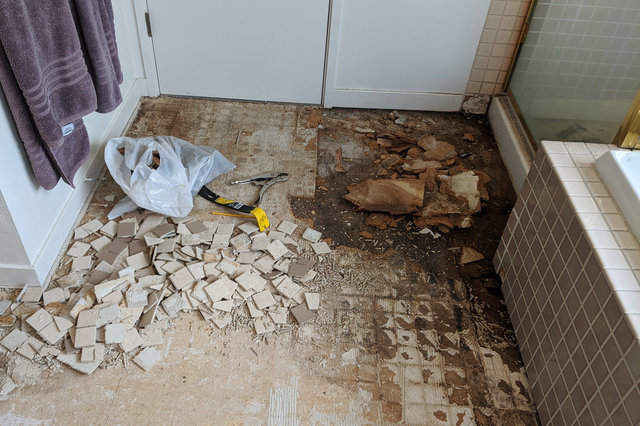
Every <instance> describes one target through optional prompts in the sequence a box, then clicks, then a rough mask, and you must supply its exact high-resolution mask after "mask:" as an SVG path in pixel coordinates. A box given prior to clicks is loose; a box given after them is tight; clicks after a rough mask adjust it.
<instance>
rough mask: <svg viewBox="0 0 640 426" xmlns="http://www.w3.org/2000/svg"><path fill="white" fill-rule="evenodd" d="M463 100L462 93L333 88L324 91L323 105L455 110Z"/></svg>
mask: <svg viewBox="0 0 640 426" xmlns="http://www.w3.org/2000/svg"><path fill="white" fill-rule="evenodd" d="M463 100H464V95H463V94H450V93H429V92H392V91H376V90H357V89H333V90H327V92H326V93H325V99H324V106H325V108H331V107H340V108H375V109H400V110H418V111H451V112H457V111H460V107H461V106H462V101H463Z"/></svg>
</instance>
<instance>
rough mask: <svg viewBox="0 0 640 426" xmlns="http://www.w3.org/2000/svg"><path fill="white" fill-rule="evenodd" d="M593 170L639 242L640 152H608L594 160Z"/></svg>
mask: <svg viewBox="0 0 640 426" xmlns="http://www.w3.org/2000/svg"><path fill="white" fill-rule="evenodd" d="M595 168H596V170H597V171H598V174H599V175H600V177H601V179H602V181H603V183H604V184H605V186H606V187H607V189H608V190H609V192H610V193H611V196H612V197H613V199H614V200H615V202H616V204H617V205H618V208H619V209H620V210H621V211H622V215H623V216H624V217H625V219H626V220H627V223H628V225H629V227H630V228H631V231H632V232H633V233H634V234H635V236H636V238H637V239H638V240H640V151H628V150H613V151H608V152H606V153H605V154H603V155H601V156H600V158H598V159H597V160H596V162H595Z"/></svg>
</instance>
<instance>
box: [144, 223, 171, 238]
mask: <svg viewBox="0 0 640 426" xmlns="http://www.w3.org/2000/svg"><path fill="white" fill-rule="evenodd" d="M150 232H151V233H152V234H153V235H155V236H156V237H158V238H167V237H170V236H173V235H174V234H175V233H176V227H175V226H174V225H172V224H170V223H163V224H162V225H158V226H156V227H155V228H153V229H152V230H151V231H150Z"/></svg>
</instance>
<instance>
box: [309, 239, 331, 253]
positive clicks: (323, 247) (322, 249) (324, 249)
mask: <svg viewBox="0 0 640 426" xmlns="http://www.w3.org/2000/svg"><path fill="white" fill-rule="evenodd" d="M311 248H312V249H313V251H315V252H316V254H328V253H331V248H329V245H328V244H327V243H325V242H324V241H321V242H319V243H314V244H311Z"/></svg>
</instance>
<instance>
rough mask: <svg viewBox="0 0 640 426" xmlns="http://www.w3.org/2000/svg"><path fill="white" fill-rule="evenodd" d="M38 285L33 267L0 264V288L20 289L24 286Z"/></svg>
mask: <svg viewBox="0 0 640 426" xmlns="http://www.w3.org/2000/svg"><path fill="white" fill-rule="evenodd" d="M38 283H39V279H38V275H37V274H36V268H35V267H34V266H33V265H16V264H10V265H7V264H0V287H2V288H22V287H24V285H25V284H26V285H35V284H38Z"/></svg>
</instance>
